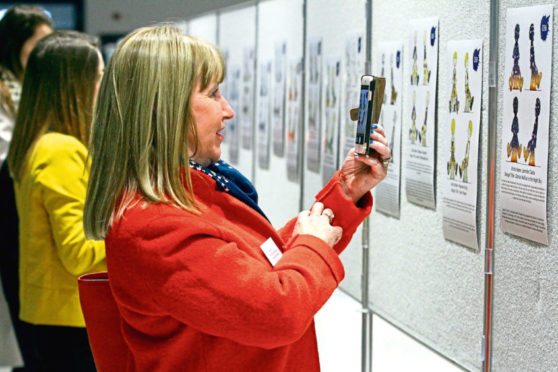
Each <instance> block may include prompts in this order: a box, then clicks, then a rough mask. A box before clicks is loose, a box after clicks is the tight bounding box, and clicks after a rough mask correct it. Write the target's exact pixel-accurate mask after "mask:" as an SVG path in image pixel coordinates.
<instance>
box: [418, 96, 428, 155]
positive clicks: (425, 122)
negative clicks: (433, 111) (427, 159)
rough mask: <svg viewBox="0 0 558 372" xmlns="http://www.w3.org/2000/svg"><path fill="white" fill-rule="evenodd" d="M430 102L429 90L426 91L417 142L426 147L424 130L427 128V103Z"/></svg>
mask: <svg viewBox="0 0 558 372" xmlns="http://www.w3.org/2000/svg"><path fill="white" fill-rule="evenodd" d="M429 102H430V92H426V107H425V109H424V122H423V123H422V127H421V128H420V133H419V142H420V143H421V145H422V146H424V147H426V130H427V119H428V103H429Z"/></svg>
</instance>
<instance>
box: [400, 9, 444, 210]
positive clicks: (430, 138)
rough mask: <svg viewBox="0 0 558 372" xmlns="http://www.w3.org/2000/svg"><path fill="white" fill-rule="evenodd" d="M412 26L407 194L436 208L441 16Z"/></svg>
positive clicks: (416, 21) (406, 162) (408, 81)
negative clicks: (437, 100) (437, 104)
mask: <svg viewBox="0 0 558 372" xmlns="http://www.w3.org/2000/svg"><path fill="white" fill-rule="evenodd" d="M409 29H410V32H409V43H410V48H409V50H410V53H409V54H410V55H409V66H410V72H411V73H410V76H408V77H407V83H408V84H410V89H409V92H410V94H411V97H410V98H411V99H410V100H409V103H410V106H411V107H410V110H408V112H410V113H411V116H410V117H408V118H405V122H406V123H407V128H408V130H406V133H405V134H406V136H405V137H406V138H405V142H406V146H407V149H408V150H407V153H406V158H405V169H406V179H405V185H406V194H407V200H408V201H409V202H411V203H415V204H418V205H421V206H424V207H426V208H431V209H435V208H436V199H435V191H436V190H435V178H434V175H435V174H436V166H435V149H436V147H435V144H436V143H435V134H436V121H435V118H436V111H435V110H436V83H437V81H436V80H437V76H438V40H439V38H440V37H439V34H438V18H437V17H435V18H426V19H415V20H412V21H411V22H410V24H409Z"/></svg>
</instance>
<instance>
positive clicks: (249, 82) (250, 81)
mask: <svg viewBox="0 0 558 372" xmlns="http://www.w3.org/2000/svg"><path fill="white" fill-rule="evenodd" d="M243 58H244V59H243V64H242V98H241V99H242V105H241V110H240V115H239V120H240V133H241V139H242V141H241V142H242V148H243V149H246V150H251V149H252V123H253V120H254V114H253V112H254V93H253V90H254V58H255V56H254V48H253V47H247V48H245V49H244V55H243Z"/></svg>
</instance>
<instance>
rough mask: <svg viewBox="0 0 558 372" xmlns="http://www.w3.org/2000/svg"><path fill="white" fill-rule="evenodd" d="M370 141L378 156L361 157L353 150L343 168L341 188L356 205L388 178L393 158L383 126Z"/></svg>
mask: <svg viewBox="0 0 558 372" xmlns="http://www.w3.org/2000/svg"><path fill="white" fill-rule="evenodd" d="M370 139H371V141H370V147H371V148H373V149H374V150H376V155H374V156H368V155H361V154H357V153H355V151H354V149H351V150H350V151H349V153H348V154H347V157H346V158H345V161H344V162H343V165H342V166H341V186H342V187H343V191H344V192H345V195H347V197H349V198H350V199H351V200H352V201H353V202H354V203H357V202H358V201H359V200H360V198H362V196H363V195H364V194H365V193H367V192H368V191H369V190H370V189H372V188H373V187H374V186H376V185H377V184H378V183H380V181H381V180H383V179H384V178H385V177H386V173H387V164H388V161H389V159H390V158H391V149H390V148H389V147H388V144H387V140H386V137H385V132H384V128H382V126H380V125H378V126H377V128H375V129H373V131H372V132H371V134H370Z"/></svg>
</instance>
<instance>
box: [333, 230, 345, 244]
mask: <svg viewBox="0 0 558 372" xmlns="http://www.w3.org/2000/svg"><path fill="white" fill-rule="evenodd" d="M332 228H333V229H334V231H335V237H336V239H335V243H334V244H333V245H335V244H337V243H339V240H341V237H342V236H343V229H342V228H341V227H339V226H333V227H332Z"/></svg>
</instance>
